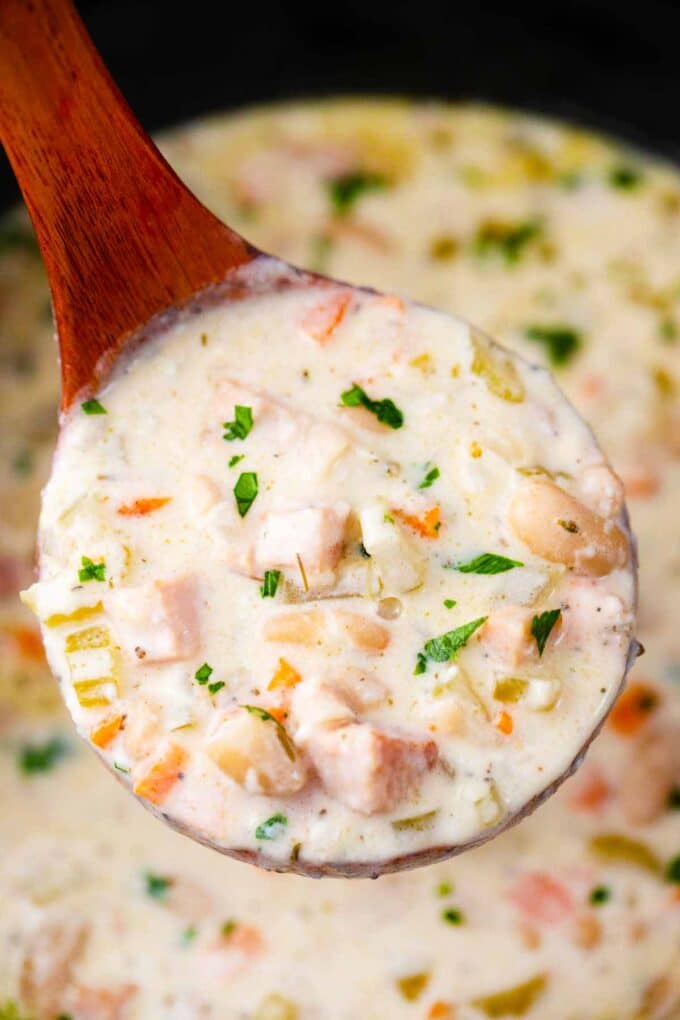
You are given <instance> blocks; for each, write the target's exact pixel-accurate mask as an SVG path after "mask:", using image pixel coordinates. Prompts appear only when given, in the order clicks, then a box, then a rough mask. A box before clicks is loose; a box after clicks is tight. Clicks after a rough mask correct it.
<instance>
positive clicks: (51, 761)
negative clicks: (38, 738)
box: [18, 737, 69, 775]
mask: <svg viewBox="0 0 680 1020" xmlns="http://www.w3.org/2000/svg"><path fill="white" fill-rule="evenodd" d="M68 753H69V747H68V744H67V743H66V741H65V740H62V738H61V737H52V738H51V739H50V740H46V741H45V743H43V744H24V746H23V747H22V748H21V750H20V751H19V758H18V765H19V768H20V770H21V771H22V772H24V773H26V775H35V774H36V773H37V772H49V771H50V770H51V769H53V768H54V766H55V765H56V764H57V762H59V761H61V760H62V759H63V758H65V757H66V756H67V755H68Z"/></svg>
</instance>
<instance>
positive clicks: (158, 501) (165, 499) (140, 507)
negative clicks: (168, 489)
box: [116, 496, 170, 517]
mask: <svg viewBox="0 0 680 1020" xmlns="http://www.w3.org/2000/svg"><path fill="white" fill-rule="evenodd" d="M169 502H170V496H153V497H151V498H149V499H136V500H135V501H134V503H127V504H125V505H124V506H119V507H118V510H117V511H116V512H117V513H118V514H120V516H121V517H146V515H147V514H152V513H153V512H154V510H160V508H161V507H162V506H165V504H166V503H169Z"/></svg>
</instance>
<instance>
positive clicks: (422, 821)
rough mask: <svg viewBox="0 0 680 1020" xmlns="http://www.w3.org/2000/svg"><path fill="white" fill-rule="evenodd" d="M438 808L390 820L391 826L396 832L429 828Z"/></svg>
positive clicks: (422, 830) (419, 830) (421, 830)
mask: <svg viewBox="0 0 680 1020" xmlns="http://www.w3.org/2000/svg"><path fill="white" fill-rule="evenodd" d="M438 814H439V810H438V809H435V810H434V811H426V812H425V813H424V814H422V815H412V816H411V817H410V818H398V819H396V820H395V821H394V822H392V828H393V829H396V831H397V832H407V831H409V830H410V831H411V832H424V831H425V830H426V829H429V827H430V825H431V824H432V822H433V821H434V820H435V818H436V817H437V815H438Z"/></svg>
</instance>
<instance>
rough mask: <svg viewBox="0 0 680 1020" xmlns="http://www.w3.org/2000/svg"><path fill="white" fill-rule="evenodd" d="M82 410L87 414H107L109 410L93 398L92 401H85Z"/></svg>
mask: <svg viewBox="0 0 680 1020" xmlns="http://www.w3.org/2000/svg"><path fill="white" fill-rule="evenodd" d="M80 407H81V409H82V410H83V411H84V412H85V414H107V413H108V412H107V410H106V408H105V407H104V405H103V404H100V403H99V401H98V400H96V399H95V398H94V397H92V398H91V399H90V400H85V401H83V403H82V404H81V405H80Z"/></svg>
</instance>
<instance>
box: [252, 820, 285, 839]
mask: <svg viewBox="0 0 680 1020" xmlns="http://www.w3.org/2000/svg"><path fill="white" fill-rule="evenodd" d="M287 825H288V819H287V818H286V816H285V815H282V814H276V815H272V816H271V818H268V819H267V821H266V822H262V824H261V825H258V827H257V828H256V829H255V838H256V839H276V838H277V837H278V836H280V835H281V834H282V833H283V832H284V831H285V828H286V826H287Z"/></svg>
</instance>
